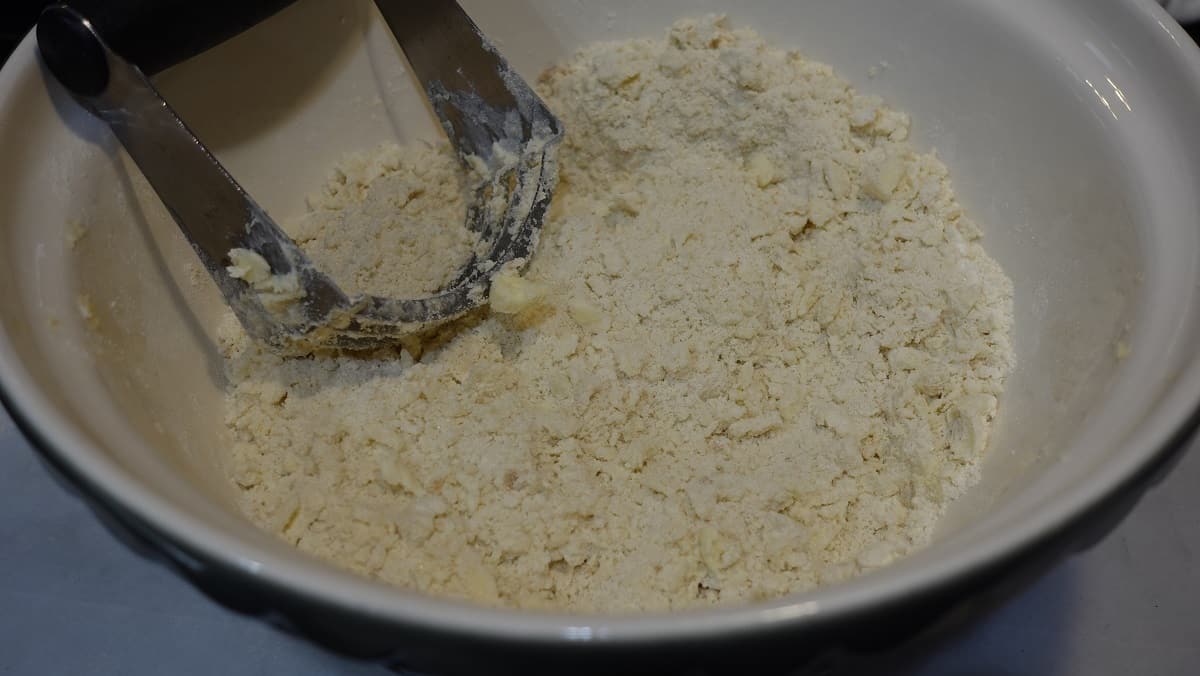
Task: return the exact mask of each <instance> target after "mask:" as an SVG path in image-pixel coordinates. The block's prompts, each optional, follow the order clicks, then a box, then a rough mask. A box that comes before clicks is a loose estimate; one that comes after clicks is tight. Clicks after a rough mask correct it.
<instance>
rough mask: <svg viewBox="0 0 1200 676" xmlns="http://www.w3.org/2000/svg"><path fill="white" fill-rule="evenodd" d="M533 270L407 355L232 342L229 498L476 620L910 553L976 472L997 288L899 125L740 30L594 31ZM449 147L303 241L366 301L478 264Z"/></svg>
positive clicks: (800, 583) (358, 567)
mask: <svg viewBox="0 0 1200 676" xmlns="http://www.w3.org/2000/svg"><path fill="white" fill-rule="evenodd" d="M540 90H541V92H542V93H543V95H544V96H545V97H546V99H547V101H548V103H549V104H550V106H551V108H552V109H553V110H555V111H556V112H557V113H558V114H559V115H560V116H561V117H562V119H563V122H564V124H565V126H566V129H567V130H568V135H567V138H566V141H565V144H564V148H563V151H562V155H561V165H562V182H561V184H560V186H559V188H558V191H557V193H556V196H555V202H554V208H553V210H552V213H551V214H550V217H549V219H548V221H547V222H546V225H545V231H544V235H543V238H542V244H541V247H540V249H539V251H538V253H537V255H536V256H535V258H534V259H533V260H532V261H531V264H530V267H529V268H528V271H527V273H526V275H525V277H524V278H521V277H516V276H515V275H513V274H511V273H510V272H507V271H506V272H505V274H503V275H501V276H500V277H499V278H498V281H497V283H496V287H495V300H496V303H497V310H496V311H494V312H487V311H482V312H480V313H477V314H476V315H475V316H473V317H469V318H467V319H466V320H463V321H461V322H459V323H458V324H457V325H455V326H452V327H449V328H447V329H446V330H444V331H442V332H441V333H439V334H438V335H437V336H432V337H427V338H426V339H425V340H424V341H421V342H418V341H415V340H414V341H410V342H409V343H408V344H406V345H405V347H404V349H402V350H401V349H396V350H392V351H384V352H380V353H376V354H371V355H336V354H324V355H316V356H314V357H311V358H307V359H292V360H283V359H279V358H277V357H275V356H273V355H271V354H270V353H269V352H267V351H265V350H264V349H263V348H261V347H259V346H257V345H255V344H253V343H252V342H251V341H250V340H249V339H247V338H246V337H245V336H244V335H243V334H242V333H241V331H240V329H239V328H238V327H237V326H236V324H235V323H233V322H230V324H229V327H228V328H229V330H228V332H227V336H228V338H227V344H226V346H225V350H226V354H227V358H228V373H229V378H230V382H231V386H230V391H229V405H228V425H229V427H230V428H231V429H232V432H233V434H234V436H235V438H236V440H237V443H236V445H235V447H234V449H233V452H232V458H231V460H232V462H231V463H230V465H231V468H230V469H231V474H232V478H233V480H234V481H235V482H236V484H237V486H238V487H239V488H240V496H241V506H242V508H243V509H244V510H245V512H246V514H247V515H248V516H249V517H250V518H251V519H253V520H254V521H255V522H256V523H258V524H260V525H261V526H263V527H264V528H266V529H268V530H270V531H272V532H275V533H278V534H279V535H280V536H281V537H283V538H284V539H286V540H287V541H289V542H291V543H293V544H295V545H296V546H297V547H299V548H300V549H302V550H304V551H306V552H309V553H311V554H314V555H316V556H318V557H320V558H322V559H325V560H328V561H330V562H332V563H334V564H337V565H339V566H343V567H345V568H348V569H350V570H353V571H357V572H359V573H361V574H364V575H367V576H370V577H374V578H378V579H381V580H385V581H387V582H390V583H394V584H396V585H400V586H404V587H408V588H412V589H417V590H422V591H426V592H429V593H431V594H437V595H445V596H452V597H459V598H467V599H472V600H475V601H479V602H482V603H487V604H494V605H504V606H516V607H527V608H544V607H553V608H560V609H569V610H574V611H646V610H663V609H676V608H684V607H691V606H697V605H707V604H715V603H729V602H735V601H746V600H752V599H762V598H767V597H774V596H778V595H781V594H785V593H788V592H793V591H799V590H805V589H810V588H812V587H814V586H816V585H821V584H827V583H830V582H834V581H838V580H843V579H846V578H848V577H851V576H854V575H857V574H859V573H861V572H863V571H866V570H869V569H871V568H875V567H878V566H883V565H886V564H887V563H889V562H891V561H893V560H895V559H896V558H897V557H900V556H904V555H905V554H907V553H909V552H911V551H913V550H914V549H915V548H917V547H920V546H921V545H923V544H924V543H926V542H927V540H928V538H929V536H930V530H931V528H932V527H933V526H934V524H935V522H936V521H937V519H938V517H939V515H940V514H941V513H942V512H943V510H944V508H945V506H946V504H947V503H948V502H949V501H950V500H952V499H954V497H955V496H957V495H959V494H960V493H962V492H963V490H964V489H966V488H967V487H969V486H970V485H972V484H973V483H974V482H975V481H976V479H977V473H978V463H979V461H980V459H981V456H982V454H983V452H984V449H985V447H986V445H987V441H988V435H989V431H990V429H991V426H992V420H993V418H994V417H995V415H996V413H997V397H998V396H999V395H1000V394H1001V391H1002V389H1003V385H1004V380H1005V377H1006V375H1007V374H1008V373H1009V371H1010V370H1011V368H1012V365H1013V355H1012V350H1011V346H1010V332H1011V324H1012V286H1011V283H1010V281H1009V280H1008V278H1006V277H1005V275H1004V273H1003V272H1002V271H1001V269H1000V268H999V266H998V265H997V264H996V262H995V261H993V260H992V259H991V258H989V257H988V256H987V254H986V253H985V252H984V250H983V248H982V247H981V246H980V244H979V239H980V231H979V229H978V228H977V227H976V226H975V224H974V223H972V222H971V220H970V219H969V218H968V217H967V216H966V215H965V214H964V213H963V211H962V209H961V208H960V206H959V204H958V202H957V201H956V199H955V196H954V193H953V192H952V190H951V187H950V182H949V179H948V176H947V172H946V168H945V167H944V166H943V165H942V163H941V162H939V161H938V160H937V158H936V157H934V156H933V155H931V154H921V153H918V152H917V151H915V150H914V149H913V147H912V146H911V145H910V144H909V143H908V141H907V138H908V126H909V125H908V118H907V117H906V116H905V115H904V114H902V113H899V112H896V111H893V110H890V109H888V108H887V107H885V106H884V105H882V103H881V101H880V100H879V99H878V98H875V97H871V96H863V95H860V94H858V93H856V92H855V91H854V90H853V89H852V88H851V87H850V86H849V85H848V84H847V83H846V82H845V81H843V80H841V79H840V78H838V77H837V76H836V75H835V74H834V73H833V71H832V70H831V69H830V68H829V67H828V66H825V65H822V64H819V63H814V62H812V61H809V60H807V59H805V58H804V57H803V56H801V55H799V54H797V53H795V52H785V51H780V50H777V49H772V48H770V47H768V46H767V45H765V44H763V42H762V40H761V39H760V38H759V37H758V36H757V35H756V34H755V33H753V32H751V31H748V30H731V29H730V28H729V26H728V25H727V23H726V22H725V20H724V19H720V18H705V19H700V20H690V21H681V22H679V23H677V24H675V25H674V26H673V27H672V28H671V29H670V31H669V32H668V35H667V37H666V39H665V40H655V41H648V40H643V41H631V42H619V43H606V44H598V45H595V46H592V47H589V48H587V49H585V50H583V51H582V52H580V53H579V54H578V55H576V56H575V57H574V58H572V59H571V60H570V61H568V62H566V63H564V64H562V65H560V66H558V67H556V68H554V69H553V70H551V71H550V72H548V73H547V74H546V76H545V77H544V78H543V81H542V82H541V84H540ZM458 173H459V168H458V166H457V165H456V163H455V160H454V159H453V157H452V154H451V152H450V151H449V150H448V149H446V148H444V147H438V148H408V149H404V150H402V151H401V150H398V149H394V148H393V149H387V150H383V151H381V154H380V155H378V156H376V157H369V158H359V159H358V160H356V161H354V162H352V163H350V165H348V168H343V169H342V170H340V171H339V173H338V174H337V176H336V177H335V180H334V181H333V183H331V188H330V190H329V191H327V192H326V193H325V194H323V195H321V196H318V198H317V199H316V200H315V201H314V208H313V211H312V214H311V215H310V216H309V217H308V219H307V220H306V221H305V222H303V223H301V224H300V225H299V226H298V228H297V229H296V230H295V232H296V233H297V235H298V237H299V238H300V239H301V240H302V241H303V242H304V245H305V247H306V248H308V249H309V250H310V251H312V252H313V253H314V255H315V257H316V259H317V262H318V263H319V264H321V265H323V266H325V267H326V269H327V270H329V271H330V272H331V273H332V274H333V275H334V276H335V277H336V278H338V279H340V280H342V281H343V282H344V283H345V285H346V286H347V287H348V288H349V289H350V290H352V291H360V290H367V291H374V292H376V293H383V294H386V295H392V296H402V295H405V294H406V293H407V294H412V293H413V292H414V291H430V290H433V289H435V288H437V287H438V285H440V284H442V283H444V282H445V281H446V280H447V277H445V276H441V275H442V274H443V273H444V275H450V274H453V272H454V269H455V266H456V264H457V263H458V262H460V261H461V259H462V258H463V256H464V255H465V252H466V251H468V250H469V248H470V237H469V236H468V235H467V234H466V233H465V232H464V231H462V230H461V227H460V225H459V224H460V223H461V222H462V213H463V203H464V202H463V195H462V181H461V180H460V179H459V178H458Z"/></svg>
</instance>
